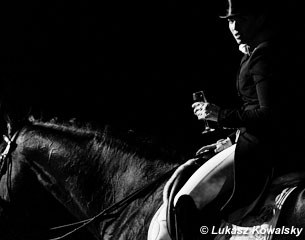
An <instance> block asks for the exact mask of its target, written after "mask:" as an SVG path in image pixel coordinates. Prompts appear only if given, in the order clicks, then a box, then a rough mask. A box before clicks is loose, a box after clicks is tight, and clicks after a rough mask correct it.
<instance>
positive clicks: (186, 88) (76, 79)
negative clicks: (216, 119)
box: [0, 0, 241, 152]
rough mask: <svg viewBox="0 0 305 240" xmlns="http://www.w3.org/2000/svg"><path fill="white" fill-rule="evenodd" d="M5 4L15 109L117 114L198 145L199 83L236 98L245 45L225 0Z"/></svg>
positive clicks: (179, 142)
mask: <svg viewBox="0 0 305 240" xmlns="http://www.w3.org/2000/svg"><path fill="white" fill-rule="evenodd" d="M0 9H1V10H0V11H1V14H0V15H1V40H0V41H1V45H0V47H1V51H0V54H1V59H0V61H1V62H0V64H1V65H0V67H1V76H0V77H1V86H2V87H1V97H2V99H4V100H3V101H4V102H10V105H11V106H13V107H12V109H14V111H18V112H20V113H22V114H24V113H26V112H27V111H28V109H29V108H31V113H32V114H34V115H35V116H37V117H40V118H44V119H51V118H53V117H58V118H60V119H70V118H76V119H79V120H81V121H84V122H87V121H89V122H95V123H96V124H98V125H100V126H103V125H104V124H110V125H112V126H115V127H119V128H121V129H126V130H132V131H134V132H136V133H139V134H143V135H147V136H153V137H156V138H157V139H160V141H161V140H162V141H163V142H165V143H166V144H170V145H172V146H173V147H174V148H177V149H180V150H181V151H184V152H192V151H194V150H195V149H196V148H197V147H199V146H200V145H201V144H204V143H205V142H208V141H210V138H209V137H203V136H202V135H201V134H200V132H201V130H202V129H203V126H202V123H201V122H199V121H197V119H196V117H195V116H194V115H193V113H192V108H191V103H192V92H194V91H198V90H201V89H204V90H205V93H206V95H207V98H208V100H210V101H211V102H214V103H216V104H219V105H222V106H223V105H228V104H230V103H232V102H234V101H235V100H236V92H235V74H236V70H237V68H238V65H239V59H240V56H241V55H240V53H239V51H238V48H237V45H236V44H235V42H234V39H233V37H231V35H230V33H229V30H228V26H227V21H226V20H222V19H220V18H219V17H218V16H219V15H221V14H224V13H225V11H226V1H224V0H219V1H214V0H213V1H195V0H190V1H181V0H162V1H161V0H156V1H132V2H130V1H73V2H72V1H65V0H60V1H59V0H55V1H39V0H31V1H22V2H21V1H9V3H1V7H0ZM16 109H17V110H16ZM217 137H218V136H217Z"/></svg>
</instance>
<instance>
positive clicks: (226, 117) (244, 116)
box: [218, 53, 274, 128]
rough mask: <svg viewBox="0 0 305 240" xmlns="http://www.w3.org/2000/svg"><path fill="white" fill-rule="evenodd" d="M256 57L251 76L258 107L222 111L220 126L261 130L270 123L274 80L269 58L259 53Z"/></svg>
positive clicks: (219, 117)
mask: <svg viewBox="0 0 305 240" xmlns="http://www.w3.org/2000/svg"><path fill="white" fill-rule="evenodd" d="M253 54H254V53H253ZM256 55H257V56H254V57H253V58H254V59H252V61H251V65H250V74H251V75H252V78H253V80H254V84H255V89H256V94H257V98H258V103H257V104H256V105H257V107H255V108H252V109H249V107H247V105H243V106H241V107H237V108H232V109H220V111H219V114H218V124H219V125H220V126H224V127H254V128H259V127H264V125H266V124H268V123H269V120H270V119H269V118H270V111H271V109H272V106H271V105H272V102H271V100H272V99H271V98H272V94H271V90H272V87H271V85H272V84H273V81H274V79H273V78H272V74H271V73H272V69H271V68H270V64H269V63H268V58H267V57H266V56H264V55H262V54H259V53H258V54H256Z"/></svg>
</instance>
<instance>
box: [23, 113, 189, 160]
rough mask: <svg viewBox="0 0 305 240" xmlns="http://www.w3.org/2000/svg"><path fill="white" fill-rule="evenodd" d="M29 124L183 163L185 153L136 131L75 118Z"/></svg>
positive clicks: (33, 120) (127, 150)
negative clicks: (96, 124) (101, 125)
mask: <svg viewBox="0 0 305 240" xmlns="http://www.w3.org/2000/svg"><path fill="white" fill-rule="evenodd" d="M27 125H29V126H33V127H36V128H37V127H38V128H41V129H47V130H54V131H57V132H62V133H66V134H69V135H73V136H79V137H84V138H92V139H94V140H95V141H97V142H99V143H101V142H102V143H104V144H105V143H106V144H107V145H108V146H111V147H114V148H117V149H120V150H124V151H125V152H128V153H130V154H136V155H138V156H140V157H145V158H147V159H151V158H156V157H158V158H162V159H167V160H169V161H173V162H176V163H177V162H181V161H183V160H184V156H183V155H182V153H180V152H179V151H177V149H175V148H174V147H173V146H172V145H170V144H168V143H165V142H164V141H163V140H162V139H161V138H157V137H154V136H143V135H141V134H139V133H136V132H135V131H133V130H125V129H124V130H123V129H120V128H116V127H114V126H111V125H105V126H104V127H100V126H95V125H94V124H92V123H90V122H86V123H83V122H79V121H76V120H75V119H71V120H68V121H60V120H58V119H57V118H53V119H51V120H48V121H45V120H41V119H36V118H34V117H33V116H31V117H29V118H28V122H27Z"/></svg>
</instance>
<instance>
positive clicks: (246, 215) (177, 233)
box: [167, 157, 305, 240]
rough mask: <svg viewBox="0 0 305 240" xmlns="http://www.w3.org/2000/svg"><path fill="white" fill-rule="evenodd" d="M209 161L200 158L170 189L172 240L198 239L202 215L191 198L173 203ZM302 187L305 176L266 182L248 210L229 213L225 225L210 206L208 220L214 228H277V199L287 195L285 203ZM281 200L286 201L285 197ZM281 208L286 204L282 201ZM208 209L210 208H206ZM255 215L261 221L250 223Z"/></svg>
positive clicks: (285, 177) (169, 224)
mask: <svg viewBox="0 0 305 240" xmlns="http://www.w3.org/2000/svg"><path fill="white" fill-rule="evenodd" d="M207 159H208V157H205V158H203V159H201V158H199V159H198V161H196V162H195V163H196V164H193V165H190V166H188V167H187V168H185V169H183V171H181V172H180V173H179V174H178V175H177V176H176V178H175V180H174V181H173V183H172V185H171V188H170V189H169V198H168V205H167V227H168V232H169V234H170V237H171V239H173V240H186V239H188V240H189V239H195V238H196V237H195V235H198V232H199V228H200V226H199V225H198V222H200V221H199V219H200V213H199V212H198V211H197V209H196V206H195V204H194V202H193V200H192V198H191V197H190V196H187V195H182V196H181V197H180V198H179V199H178V201H177V202H176V205H174V199H175V196H176V194H177V193H178V192H179V190H180V189H181V187H182V186H183V185H184V184H185V183H186V181H187V180H188V179H189V178H190V176H191V175H192V174H193V173H194V172H195V171H196V170H197V169H198V168H199V167H200V166H201V165H202V164H203V163H204V162H206V160H207ZM302 183H305V173H303V172H297V173H289V174H285V175H282V176H280V177H277V178H275V179H272V180H271V177H270V178H268V180H266V184H265V187H264V189H261V194H259V197H258V198H257V199H255V201H253V203H252V204H250V205H249V206H247V207H244V208H241V209H237V210H235V211H234V212H231V213H226V214H228V215H227V216H226V221H222V222H217V221H218V220H221V219H222V217H223V216H220V215H218V216H216V215H215V210H216V209H217V208H214V206H211V208H210V210H212V211H214V212H213V214H212V215H214V216H215V219H209V223H210V224H213V226H217V225H218V226H220V224H221V225H222V226H229V225H230V226H232V224H234V226H247V227H251V226H256V225H258V224H263V222H266V221H269V223H270V224H273V225H274V226H275V224H276V222H277V219H278V216H279V212H280V208H279V207H278V206H279V205H278V204H276V199H278V198H279V196H284V195H285V198H284V200H285V199H286V198H287V197H288V196H289V194H290V193H291V192H292V191H293V190H294V188H295V187H296V186H299V185H300V184H302ZM280 198H281V199H283V197H280ZM280 204H283V201H282V202H281V203H280ZM207 208H209V207H208V206H207ZM219 212H220V211H219ZM254 215H255V216H256V217H255V219H256V220H257V219H260V221H252V220H251V219H253V216H254ZM209 217H210V215H209ZM186 226H188V227H186ZM268 226H269V225H268ZM270 226H271V225H270ZM194 234H195V235H194ZM218 239H222V238H218ZM223 239H227V238H223Z"/></svg>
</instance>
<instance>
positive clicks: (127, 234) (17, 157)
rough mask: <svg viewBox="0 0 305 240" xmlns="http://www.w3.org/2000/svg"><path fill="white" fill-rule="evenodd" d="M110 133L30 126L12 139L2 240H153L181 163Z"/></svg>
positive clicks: (4, 178) (5, 162)
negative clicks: (155, 220)
mask: <svg viewBox="0 0 305 240" xmlns="http://www.w3.org/2000/svg"><path fill="white" fill-rule="evenodd" d="M109 129H110V127H109V126H108V127H105V128H104V129H102V128H101V129H94V128H92V127H89V126H82V127H77V126H76V124H70V123H54V122H53V121H45V122H44V121H39V120H34V119H31V120H30V121H27V122H26V123H25V124H24V125H23V126H22V127H21V128H19V129H18V130H17V131H16V132H15V134H14V135H13V136H12V135H11V136H10V137H6V142H3V143H2V144H1V149H2V152H4V153H2V155H1V156H2V157H1V172H0V203H1V204H0V208H1V209H0V236H1V237H0V238H1V239H40V240H43V239H62V238H64V239H88V240H89V239H115V240H117V239H126V240H127V239H143V240H144V239H146V238H147V231H148V227H149V224H150V221H151V219H152V217H153V215H154V213H155V212H156V210H157V208H158V207H159V206H160V205H161V204H162V190H163V186H164V184H165V182H166V179H167V178H168V177H169V176H170V175H171V174H170V173H171V172H172V171H173V170H174V169H175V168H176V167H177V166H178V165H179V164H181V162H183V157H182V156H181V155H180V154H178V153H177V151H169V150H168V149H169V148H167V147H166V148H165V147H159V146H158V143H156V142H154V141H153V140H151V139H149V138H144V137H137V136H135V134H134V133H132V132H129V133H127V134H122V133H121V132H120V131H115V130H109ZM159 145H160V144H159ZM131 193H134V194H131ZM98 213H99V215H98ZM71 216H72V217H71ZM76 220H78V221H80V222H78V223H75V224H71V225H68V226H64V227H63V228H60V227H59V228H57V227H56V226H62V225H66V224H68V223H71V222H73V221H74V222H75V221H76ZM84 228H86V229H87V230H83V232H82V231H80V233H79V229H81V230H82V229H84ZM71 229H72V231H71ZM76 229H77V231H76ZM74 231H75V232H74ZM72 232H74V233H73V234H72ZM87 232H88V233H90V234H87ZM66 233H68V234H66ZM82 234H83V235H82ZM86 234H87V235H86ZM84 236H86V237H84Z"/></svg>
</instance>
